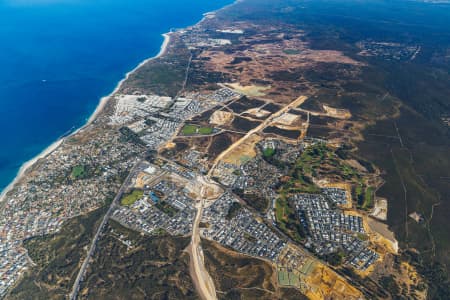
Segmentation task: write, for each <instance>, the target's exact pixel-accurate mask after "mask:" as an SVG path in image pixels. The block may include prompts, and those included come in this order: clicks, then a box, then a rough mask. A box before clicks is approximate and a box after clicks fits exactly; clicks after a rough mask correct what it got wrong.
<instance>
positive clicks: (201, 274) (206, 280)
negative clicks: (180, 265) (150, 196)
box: [189, 200, 217, 300]
mask: <svg viewBox="0 0 450 300" xmlns="http://www.w3.org/2000/svg"><path fill="white" fill-rule="evenodd" d="M203 204H204V203H203V200H202V201H201V202H199V205H198V207H197V215H196V216H195V220H194V224H193V227H192V239H191V245H190V249H189V255H190V269H191V270H190V271H191V277H192V280H193V282H194V285H195V287H196V289H197V292H198V293H199V296H200V298H201V299H203V300H215V299H217V296H216V288H215V287H214V282H213V280H212V278H211V276H209V274H208V271H207V270H206V269H205V264H204V258H203V250H202V248H201V245H200V231H199V225H200V220H201V216H202V211H203Z"/></svg>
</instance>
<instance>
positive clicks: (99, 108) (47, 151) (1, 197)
mask: <svg viewBox="0 0 450 300" xmlns="http://www.w3.org/2000/svg"><path fill="white" fill-rule="evenodd" d="M162 36H163V38H164V40H163V43H162V45H161V48H160V50H159V52H158V54H157V55H155V56H153V57H150V58H147V59H145V60H143V61H142V62H141V63H139V64H138V65H137V66H136V67H135V68H134V69H133V70H131V71H129V72H128V73H126V74H125V76H124V77H123V78H122V80H120V81H119V83H118V84H117V85H116V87H115V88H114V90H113V91H112V92H111V93H110V94H109V95H107V96H104V97H102V98H101V99H100V101H99V103H98V105H97V107H96V108H95V110H94V112H93V113H92V114H91V116H90V117H89V119H88V120H87V122H86V123H85V124H84V125H83V126H82V127H80V128H78V129H77V130H75V131H74V132H72V133H71V134H69V135H67V136H65V137H62V138H60V139H58V140H56V141H55V142H53V143H52V144H51V145H50V146H48V147H47V148H45V149H44V150H43V151H42V152H41V153H39V154H38V155H36V156H35V157H33V158H32V159H30V160H29V161H27V162H25V163H24V164H22V166H21V167H20V169H19V171H18V172H17V175H16V177H15V178H14V179H13V181H11V183H10V184H8V185H7V186H6V187H5V188H4V189H3V191H2V192H1V194H0V203H2V202H3V201H4V200H5V197H6V195H7V194H8V193H9V192H10V191H11V190H12V189H13V188H14V186H15V185H16V183H18V182H19V181H20V180H21V179H22V177H23V176H24V175H25V174H26V172H27V171H28V169H29V168H30V167H31V166H33V165H34V164H35V163H36V162H38V161H39V160H40V159H43V158H45V157H47V156H48V155H50V154H51V153H52V152H53V151H55V150H56V149H57V148H58V147H59V146H60V145H61V144H62V143H63V142H64V141H65V140H66V139H67V138H68V137H70V136H73V135H75V134H76V133H78V132H80V131H82V130H83V129H85V128H86V127H87V126H89V125H90V124H91V123H92V122H93V121H94V120H95V119H96V118H97V117H98V116H99V115H100V113H101V112H102V111H103V109H104V108H105V106H106V104H107V102H108V100H109V99H110V98H111V97H112V96H113V95H114V94H116V93H117V92H118V91H119V90H120V88H121V86H122V84H123V82H125V80H127V79H128V78H129V77H130V75H132V74H133V73H134V72H136V71H137V70H138V69H139V68H141V67H142V66H143V65H145V64H146V63H148V62H149V61H151V60H154V59H157V58H160V57H162V56H163V55H164V54H165V53H166V51H167V46H168V45H169V43H170V32H169V33H164V34H162Z"/></svg>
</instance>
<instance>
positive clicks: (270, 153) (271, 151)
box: [263, 148, 275, 158]
mask: <svg viewBox="0 0 450 300" xmlns="http://www.w3.org/2000/svg"><path fill="white" fill-rule="evenodd" d="M263 155H264V157H265V158H271V157H272V156H274V155H275V149H272V148H266V149H264V150H263Z"/></svg>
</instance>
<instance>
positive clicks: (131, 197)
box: [120, 190, 144, 205]
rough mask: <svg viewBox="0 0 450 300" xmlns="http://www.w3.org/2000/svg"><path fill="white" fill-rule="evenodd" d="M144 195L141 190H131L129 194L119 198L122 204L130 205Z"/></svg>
mask: <svg viewBox="0 0 450 300" xmlns="http://www.w3.org/2000/svg"><path fill="white" fill-rule="evenodd" d="M143 195H144V191H143V190H133V191H132V192H131V193H130V194H127V195H125V196H124V197H123V198H122V199H121V200H120V204H122V205H132V204H133V203H134V202H136V201H138V200H139V199H141V198H142V196H143Z"/></svg>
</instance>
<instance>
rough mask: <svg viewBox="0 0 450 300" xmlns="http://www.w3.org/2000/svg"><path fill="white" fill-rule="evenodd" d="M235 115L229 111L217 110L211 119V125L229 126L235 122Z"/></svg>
mask: <svg viewBox="0 0 450 300" xmlns="http://www.w3.org/2000/svg"><path fill="white" fill-rule="evenodd" d="M233 118H234V117H233V114H232V113H230V112H228V111H223V110H216V111H215V112H214V113H213V114H212V115H211V118H210V119H209V123H210V124H214V125H228V124H230V123H231V122H232V121H233Z"/></svg>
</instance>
